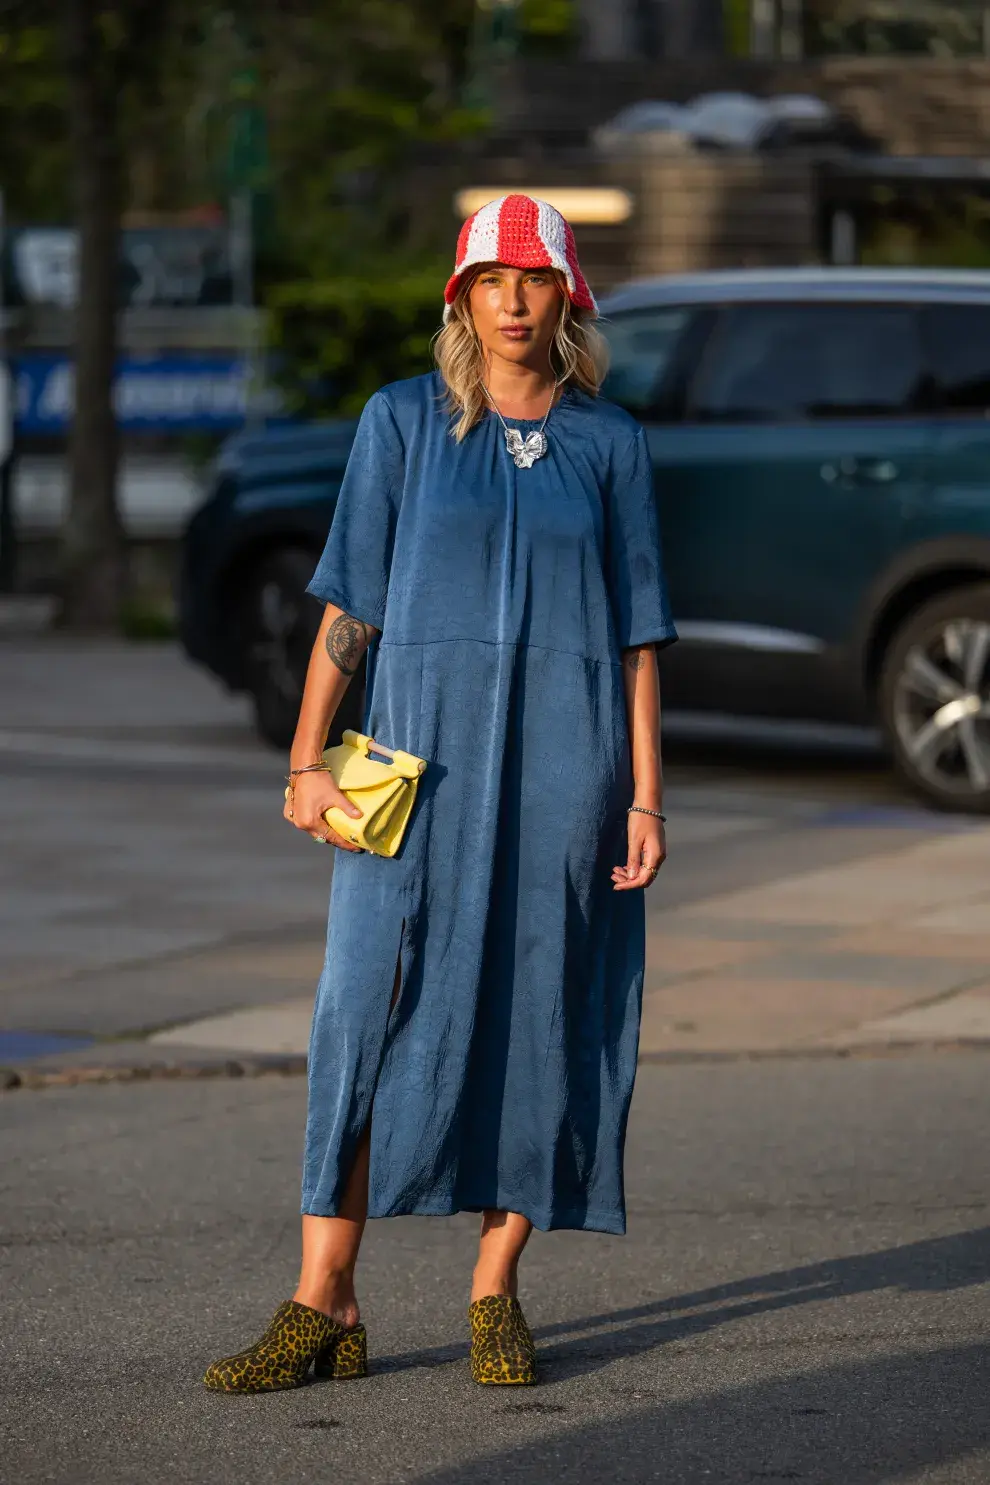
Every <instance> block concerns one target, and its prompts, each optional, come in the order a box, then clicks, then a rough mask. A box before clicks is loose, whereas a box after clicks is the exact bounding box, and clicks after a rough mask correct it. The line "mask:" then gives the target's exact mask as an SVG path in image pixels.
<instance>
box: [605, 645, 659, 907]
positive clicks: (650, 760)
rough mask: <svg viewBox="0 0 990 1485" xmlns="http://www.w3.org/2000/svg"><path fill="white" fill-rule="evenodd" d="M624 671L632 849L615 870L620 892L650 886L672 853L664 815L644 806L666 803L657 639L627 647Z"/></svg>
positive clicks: (617, 888)
mask: <svg viewBox="0 0 990 1485" xmlns="http://www.w3.org/2000/svg"><path fill="white" fill-rule="evenodd" d="M622 675H623V680H624V682H625V690H626V714H627V717H628V722H629V741H630V748H631V752H632V772H633V798H632V803H633V804H636V805H640V806H641V809H638V810H633V811H631V812H630V814H628V815H627V816H626V819H627V820H628V831H627V838H628V850H627V854H626V861H625V865H623V866H616V867H615V868H614V869H613V871H612V883H613V885H614V887H615V890H616V891H617V892H627V891H629V890H630V889H631V888H639V887H648V886H649V885H650V883H651V882H652V881H653V879H654V877H655V876H656V874H657V872H658V871H659V870H660V867H661V866H662V865H663V863H664V859H665V858H666V855H667V841H666V837H665V835H664V829H663V821H662V820H660V819H658V818H657V816H656V815H647V814H644V813H643V810H656V811H657V812H658V813H659V811H661V810H662V809H663V766H662V763H661V759H660V675H659V671H658V669H657V653H656V649H655V648H654V646H653V645H652V644H647V645H635V646H633V648H632V649H628V650H624V651H623V652H622Z"/></svg>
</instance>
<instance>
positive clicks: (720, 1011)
mask: <svg viewBox="0 0 990 1485" xmlns="http://www.w3.org/2000/svg"><path fill="white" fill-rule="evenodd" d="M311 1009H312V997H311V996H302V997H300V998H299V999H298V1000H293V1001H290V1002H288V1003H282V1004H279V1005H273V1006H266V1007H255V1008H253V1009H250V1010H244V1011H235V1012H234V1013H232V1014H230V1015H225V1016H211V1017H208V1018H206V1019H204V1020H202V1021H198V1022H196V1023H194V1024H193V1025H191V1026H182V1027H175V1028H173V1029H170V1030H168V1031H163V1032H159V1033H158V1034H157V1035H155V1036H153V1037H151V1039H150V1040H151V1042H152V1044H153V1045H155V1046H158V1047H162V1048H176V1049H177V1048H180V1047H190V1046H195V1047H196V1048H199V1049H207V1048H208V1049H210V1050H213V1051H227V1052H246V1053H249V1054H257V1053H260V1052H267V1053H275V1052H278V1053H295V1054H298V1055H300V1056H302V1055H303V1054H304V1053H305V1051H306V1039H307V1036H308V1033H309V1018H310V1013H311ZM972 1042H986V1044H987V1046H988V1048H990V826H987V827H977V828H973V829H971V830H962V831H959V830H956V831H953V832H952V833H950V834H947V835H944V836H942V835H940V836H936V837H935V838H934V839H933V840H932V841H931V842H925V843H924V844H922V845H920V846H919V845H915V846H912V847H909V848H908V849H906V850H901V851H891V852H889V853H888V854H885V855H881V856H874V857H869V858H867V859H866V860H863V861H858V862H854V863H852V864H848V865H843V866H840V867H831V868H828V869H827V870H824V871H816V872H808V873H805V874H804V875H800V876H795V877H793V878H791V879H790V880H787V881H782V882H775V883H771V884H770V885H768V886H761V887H756V888H753V889H749V890H744V891H739V892H730V893H726V894H723V895H721V896H718V897H710V898H707V899H703V900H702V901H700V902H696V903H692V904H691V905H690V906H688V907H685V908H679V909H677V910H675V911H671V912H662V913H660V914H657V915H656V916H654V917H652V919H651V921H650V926H649V932H648V940H647V974H646V985H645V995H644V1001H643V1028H642V1036H641V1041H640V1053H641V1056H643V1057H644V1058H650V1059H654V1058H662V1057H665V1056H668V1055H681V1056H684V1055H687V1056H690V1055H691V1054H705V1055H712V1054H719V1053H721V1054H732V1055H736V1056H739V1055H759V1054H768V1053H784V1052H789V1053H794V1052H802V1051H803V1052H814V1051H819V1052H821V1051H826V1050H829V1051H851V1050H854V1049H865V1048H873V1049H876V1048H878V1047H884V1046H886V1047H892V1046H898V1045H905V1044H912V1045H913V1044H917V1043H924V1044H929V1043H953V1044H955V1043H972Z"/></svg>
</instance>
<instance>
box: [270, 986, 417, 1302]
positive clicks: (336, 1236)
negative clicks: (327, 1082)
mask: <svg viewBox="0 0 990 1485" xmlns="http://www.w3.org/2000/svg"><path fill="white" fill-rule="evenodd" d="M401 984H402V967H401V964H396V966H395V981H394V983H393V985H392V998H391V1000H390V1001H389V1011H390V1012H391V1010H392V1009H393V1008H394V1006H395V1002H396V1001H397V1000H398V998H399V989H400V987H401ZM370 1163H371V1120H370V1118H369V1120H368V1127H367V1128H366V1129H365V1131H364V1134H363V1135H362V1136H361V1139H360V1142H359V1144H358V1147H357V1152H356V1154H355V1156H354V1164H353V1166H352V1167H351V1174H350V1176H349V1177H348V1180H347V1186H346V1188H345V1190H344V1199H343V1201H342V1202H341V1204H340V1212H339V1213H338V1215H337V1216H336V1217H309V1216H307V1217H303V1219H302V1268H301V1270H300V1273H299V1287H298V1288H297V1289H296V1292H295V1294H294V1295H293V1296H292V1298H293V1299H294V1300H296V1301H297V1303H299V1304H301V1305H309V1307H310V1309H313V1310H323V1312H324V1313H325V1314H327V1315H331V1316H332V1317H333V1319H334V1320H339V1321H340V1323H341V1325H346V1326H348V1327H350V1326H352V1325H356V1324H357V1323H358V1321H359V1319H360V1318H361V1313H360V1310H359V1309H358V1302H357V1295H356V1294H355V1292H354V1269H355V1267H356V1265H357V1261H358V1253H359V1251H360V1248H361V1238H362V1237H363V1235H364V1227H365V1223H366V1222H367V1220H368V1170H369V1166H370Z"/></svg>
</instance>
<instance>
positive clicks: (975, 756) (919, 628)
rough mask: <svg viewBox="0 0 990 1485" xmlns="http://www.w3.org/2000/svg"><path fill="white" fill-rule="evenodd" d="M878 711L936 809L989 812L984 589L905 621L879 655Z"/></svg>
mask: <svg viewBox="0 0 990 1485" xmlns="http://www.w3.org/2000/svg"><path fill="white" fill-rule="evenodd" d="M880 713H881V719H882V722H883V726H884V730H885V732H886V734H887V737H888V739H889V741H890V745H891V748H892V750H893V754H894V761H895V763H896V765H897V768H898V771H899V772H900V774H901V776H902V777H903V778H904V779H905V780H906V781H907V783H908V784H909V785H910V786H911V787H912V788H913V789H915V790H916V791H918V792H919V793H921V794H923V795H925V797H926V798H927V799H929V800H930V801H931V802H932V803H933V804H935V805H937V806H938V807H939V808H940V809H945V810H958V811H969V812H971V813H974V814H990V587H985V586H981V587H973V588H960V589H958V590H957V591H956V592H953V593H947V594H945V595H944V596H942V597H940V598H935V599H933V600H932V601H931V602H930V603H926V604H924V605H923V606H922V607H921V608H919V609H917V610H916V612H915V613H913V614H912V615H911V616H910V618H908V619H907V620H906V622H905V623H904V624H903V625H902V626H901V628H900V629H899V630H898V631H897V633H896V634H895V636H894V639H893V641H892V643H891V645H890V647H889V649H888V651H887V653H886V655H885V656H884V660H883V667H882V671H881V676H880Z"/></svg>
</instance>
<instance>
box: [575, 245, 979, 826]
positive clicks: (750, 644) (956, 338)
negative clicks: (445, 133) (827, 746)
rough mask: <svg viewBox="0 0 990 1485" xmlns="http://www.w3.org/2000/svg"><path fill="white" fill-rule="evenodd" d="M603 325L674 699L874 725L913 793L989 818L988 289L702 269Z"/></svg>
mask: <svg viewBox="0 0 990 1485" xmlns="http://www.w3.org/2000/svg"><path fill="white" fill-rule="evenodd" d="M603 313H604V315H605V316H606V317H607V320H608V324H607V325H606V327H605V328H606V330H607V333H608V336H609V340H610V342H611V344H612V351H613V368H612V372H611V374H610V377H609V380H608V383H607V384H606V387H605V393H606V395H607V396H609V397H611V398H612V399H613V400H614V401H616V402H619V403H621V404H622V405H623V406H625V407H627V408H628V409H629V410H630V411H631V412H632V413H634V414H635V416H636V417H637V418H639V420H640V421H641V422H642V423H643V424H644V425H645V426H646V429H647V433H648V437H649V441H650V447H651V449H652V452H653V460H654V465H655V469H656V482H657V489H658V492H659V496H660V506H661V511H662V517H663V531H664V537H665V543H666V551H665V565H666V569H667V574H668V579H669V582H670V588H671V600H672V604H673V609H674V614H675V617H676V621H677V628H678V632H679V633H680V636H681V643H680V644H679V645H676V646H674V648H673V649H672V650H671V651H670V652H669V654H668V655H665V656H664V680H665V693H666V697H667V700H668V703H669V704H671V705H676V706H684V707H690V708H694V709H705V710H717V711H722V712H726V713H732V714H736V715H739V714H743V715H750V716H754V715H755V716H764V717H788V718H804V719H815V720H820V721H833V722H846V723H861V722H869V721H874V720H876V721H879V723H880V724H881V726H882V728H883V731H884V733H885V735H886V737H887V739H888V740H889V744H890V747H891V750H892V752H893V755H894V758H895V760H896V764H897V767H898V769H899V770H900V772H901V773H902V774H903V776H904V778H905V779H906V780H907V781H908V782H909V783H910V784H911V785H912V786H914V787H915V788H916V789H918V790H920V791H921V792H922V793H923V794H925V795H927V797H928V798H929V799H930V800H931V801H933V802H934V803H935V804H938V805H940V806H942V807H943V808H946V809H957V810H973V811H981V812H990V273H975V272H974V273H957V272H948V271H946V272H938V271H924V272H921V271H918V272H915V271H894V270H890V271H888V270H877V271H872V270H863V269H860V270H855V269H853V270H836V269H820V270H814V269H812V270H794V271H790V272H788V271H780V270H773V271H765V272H757V271H747V272H738V273H717V274H704V275H699V276H697V277H690V278H666V279H657V280H653V281H650V282H643V283H638V284H632V285H630V286H628V287H627V288H624V289H622V290H621V291H618V292H616V293H615V294H613V295H612V296H611V297H610V298H609V299H608V300H607V301H606V302H605V304H604V305H603Z"/></svg>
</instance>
